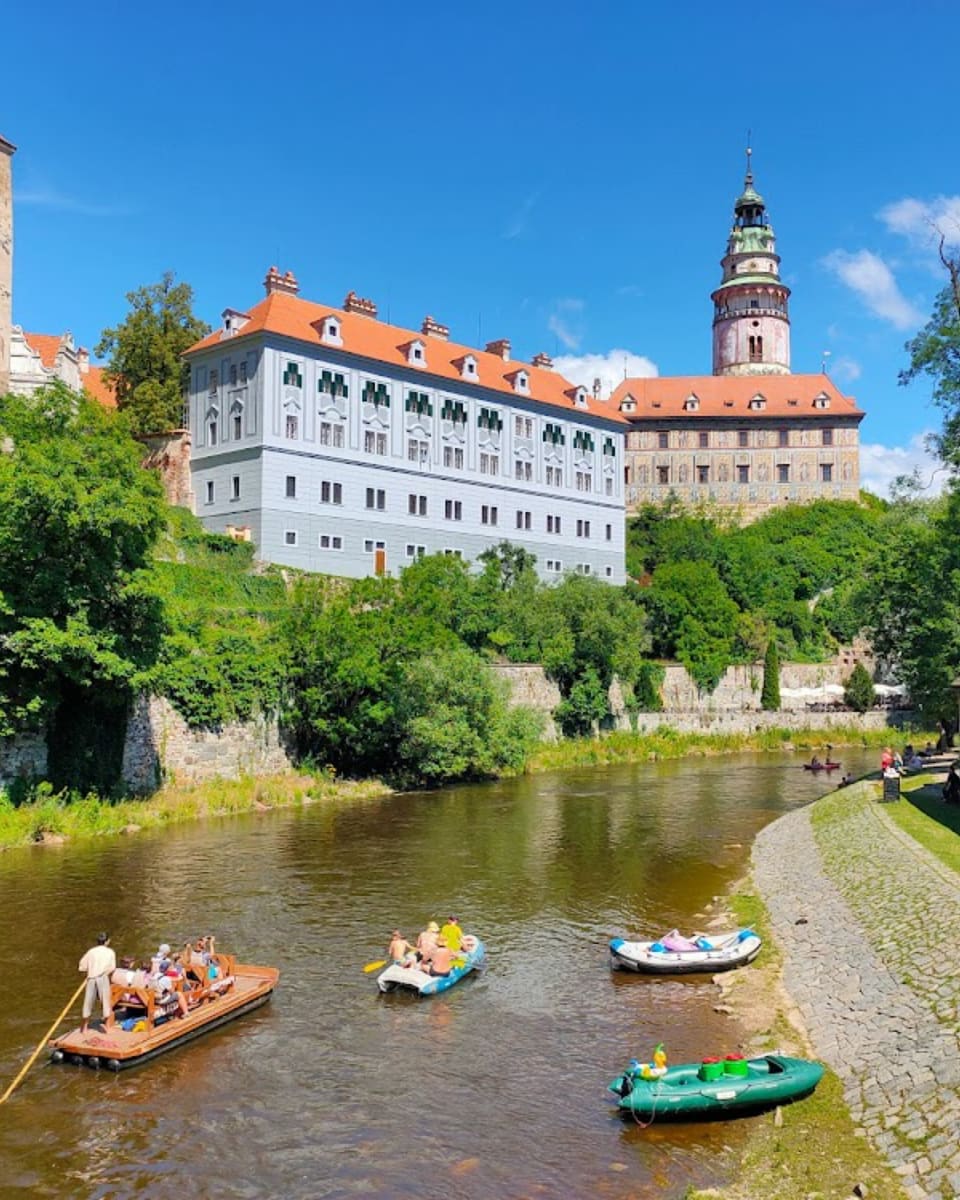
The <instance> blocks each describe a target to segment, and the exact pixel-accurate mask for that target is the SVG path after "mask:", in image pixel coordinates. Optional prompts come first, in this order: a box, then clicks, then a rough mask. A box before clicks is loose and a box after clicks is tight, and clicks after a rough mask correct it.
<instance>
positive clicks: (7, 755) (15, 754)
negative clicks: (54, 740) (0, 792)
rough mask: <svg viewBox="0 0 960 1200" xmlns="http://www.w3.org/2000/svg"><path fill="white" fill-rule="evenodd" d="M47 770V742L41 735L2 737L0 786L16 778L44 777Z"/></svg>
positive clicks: (0, 744) (5, 785) (0, 743)
mask: <svg viewBox="0 0 960 1200" xmlns="http://www.w3.org/2000/svg"><path fill="white" fill-rule="evenodd" d="M46 771H47V743H46V742H45V741H44V740H43V738H40V737H15V738H0V787H8V786H9V785H10V784H11V783H13V782H14V780H16V779H42V778H43V776H44V775H45V774H46Z"/></svg>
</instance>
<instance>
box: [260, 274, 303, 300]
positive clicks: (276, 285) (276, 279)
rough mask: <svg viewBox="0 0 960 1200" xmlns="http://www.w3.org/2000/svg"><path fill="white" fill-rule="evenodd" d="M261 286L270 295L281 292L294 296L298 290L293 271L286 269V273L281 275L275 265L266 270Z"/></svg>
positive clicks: (298, 286)
mask: <svg viewBox="0 0 960 1200" xmlns="http://www.w3.org/2000/svg"><path fill="white" fill-rule="evenodd" d="M263 286H264V288H265V289H266V293H267V295H268V296H272V295H273V293H274V292H283V293H284V295H287V296H296V295H297V293H298V292H299V291H300V285H299V284H298V283H297V280H296V277H295V276H294V273H293V272H292V271H288V272H287V273H286V275H281V274H280V272H279V271H278V270H277V268H276V267H271V268H270V270H269V271H268V272H267V274H266V278H265V279H264V281H263Z"/></svg>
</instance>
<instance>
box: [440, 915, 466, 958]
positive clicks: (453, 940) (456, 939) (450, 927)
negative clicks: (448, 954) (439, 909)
mask: <svg viewBox="0 0 960 1200" xmlns="http://www.w3.org/2000/svg"><path fill="white" fill-rule="evenodd" d="M462 939H463V930H462V929H461V928H460V926H459V924H458V923H457V918H456V917H455V916H452V915H451V916H449V917H447V923H446V924H445V925H444V927H443V928H442V929H441V930H440V941H441V942H444V943H445V944H446V946H447V948H448V949H450V950H453V951H454V952H456V951H457V950H459V949H460V942H461V940H462Z"/></svg>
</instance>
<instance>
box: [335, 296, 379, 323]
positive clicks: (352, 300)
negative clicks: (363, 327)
mask: <svg viewBox="0 0 960 1200" xmlns="http://www.w3.org/2000/svg"><path fill="white" fill-rule="evenodd" d="M343 311H344V312H348V313H356V314H357V315H358V316H361V317H370V318H371V319H372V320H374V321H375V320H376V319H377V306H376V305H375V304H374V302H373V301H372V300H367V299H365V298H364V297H363V296H358V295H357V293H356V292H347V294H346V296H344V298H343Z"/></svg>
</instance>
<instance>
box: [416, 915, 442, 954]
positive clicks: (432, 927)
mask: <svg viewBox="0 0 960 1200" xmlns="http://www.w3.org/2000/svg"><path fill="white" fill-rule="evenodd" d="M439 936H440V926H439V925H438V924H437V923H436V921H431V922H430V923H429V925H427V927H426V929H424V930H423V932H422V933H420V934H419V935H418V937H417V958H419V959H420V960H421V961H423V960H424V959H425V958H427V957H428V956H429V954H430V951H431V950H433V948H434V947H435V946H436V944H437V939H438V937H439Z"/></svg>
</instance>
